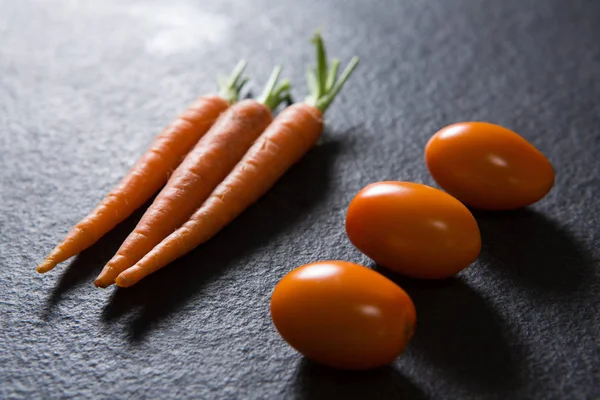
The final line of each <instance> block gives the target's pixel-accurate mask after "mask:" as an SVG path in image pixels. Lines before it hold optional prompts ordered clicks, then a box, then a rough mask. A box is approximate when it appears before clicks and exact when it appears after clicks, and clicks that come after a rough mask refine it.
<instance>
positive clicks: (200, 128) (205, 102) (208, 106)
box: [37, 61, 247, 273]
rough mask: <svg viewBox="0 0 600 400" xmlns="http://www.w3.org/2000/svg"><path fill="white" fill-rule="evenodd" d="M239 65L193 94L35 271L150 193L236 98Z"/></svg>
mask: <svg viewBox="0 0 600 400" xmlns="http://www.w3.org/2000/svg"><path fill="white" fill-rule="evenodd" d="M245 67H246V62H245V61H240V63H239V64H238V65H237V66H236V68H235V69H234V71H233V74H232V77H231V78H230V79H229V80H228V81H227V82H221V83H220V87H221V91H220V93H219V96H214V95H209V96H203V97H200V98H198V99H197V100H196V101H195V102H193V103H192V104H191V105H190V106H189V107H188V108H187V109H186V110H185V111H184V112H183V113H182V114H181V115H179V116H178V118H177V119H175V120H174V121H173V122H172V123H170V124H169V125H168V126H167V127H166V128H165V129H164V130H163V132H162V133H161V134H160V135H158V137H157V138H156V139H155V140H154V142H153V143H152V145H151V146H150V148H149V149H148V150H147V151H146V152H145V153H144V155H143V156H142V157H141V158H140V159H139V160H138V161H137V163H136V164H135V165H134V166H133V167H132V168H131V170H130V171H129V173H128V174H127V175H126V176H125V177H124V178H123V179H122V180H121V182H120V183H119V184H118V185H117V186H116V187H115V188H113V189H112V190H111V192H110V193H109V194H108V195H107V196H106V197H105V198H104V199H103V200H102V202H100V204H98V206H97V207H96V208H95V209H94V210H93V211H92V212H91V213H90V214H89V215H87V216H86V217H85V218H83V219H82V220H81V221H80V222H79V223H78V224H77V225H75V227H74V228H73V229H72V230H71V231H70V232H69V233H68V235H67V236H66V238H65V239H64V240H63V241H62V242H61V243H60V244H59V245H58V246H56V247H55V248H54V250H52V252H51V253H50V255H49V256H48V257H46V259H45V261H44V262H42V263H41V264H40V265H39V266H38V267H37V271H38V272H40V273H44V272H48V271H50V270H51V269H52V268H54V267H55V266H56V265H57V264H58V263H60V262H62V261H65V260H68V259H69V258H71V257H73V256H75V255H77V254H79V253H80V252H82V251H83V250H85V249H87V248H88V247H90V246H91V245H93V244H94V243H95V242H96V241H98V239H100V238H101V237H102V236H104V234H106V233H107V232H108V231H110V230H111V229H113V228H114V227H115V226H116V225H117V224H119V223H120V222H122V221H124V220H125V219H126V218H127V217H129V216H130V215H131V214H132V213H133V212H134V211H135V210H136V209H137V208H138V207H140V206H141V205H142V204H144V203H145V202H146V201H147V200H148V199H149V198H150V197H152V196H153V195H154V194H155V193H156V192H157V191H158V190H159V189H160V188H161V186H163V185H164V184H165V183H166V182H167V180H168V179H169V175H170V174H171V172H173V170H174V169H175V168H177V166H178V165H179V163H181V161H182V160H183V158H184V157H185V155H186V154H187V153H188V152H189V151H190V150H191V149H192V147H194V145H195V144H196V143H197V142H198V140H199V139H200V138H201V137H202V136H203V135H204V134H205V133H206V132H207V131H208V130H209V128H210V127H211V126H212V125H213V123H214V122H215V120H216V119H217V118H218V117H219V115H220V114H221V113H222V112H223V111H225V110H226V109H227V108H228V107H229V105H230V104H231V103H233V102H235V101H236V100H237V97H238V93H239V91H240V90H241V87H242V86H243V85H244V84H245V83H246V81H247V79H246V78H243V77H242V73H243V71H244V68H245Z"/></svg>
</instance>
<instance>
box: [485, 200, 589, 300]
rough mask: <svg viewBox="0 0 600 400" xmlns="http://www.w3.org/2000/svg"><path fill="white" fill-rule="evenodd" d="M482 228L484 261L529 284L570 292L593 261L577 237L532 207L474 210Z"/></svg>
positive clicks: (577, 284)
mask: <svg viewBox="0 0 600 400" xmlns="http://www.w3.org/2000/svg"><path fill="white" fill-rule="evenodd" d="M473 215H474V216H475V218H476V219H477V223H478V224H479V229H480V230H481V238H482V251H481V255H480V258H481V260H483V262H484V265H486V266H490V267H491V268H495V269H498V270H500V272H501V273H503V274H506V275H510V279H511V280H513V281H514V282H516V283H517V284H522V285H523V286H525V287H526V288H530V289H533V290H535V291H536V292H541V293H543V292H544V291H548V292H553V293H567V292H572V291H575V290H577V289H578V288H579V287H580V286H581V285H582V284H583V283H585V279H586V272H588V271H590V270H591V269H592V268H593V265H592V261H591V260H590V258H589V257H588V256H587V255H586V252H585V250H584V249H582V247H581V246H580V245H579V244H578V243H577V241H576V240H575V238H574V237H573V236H572V235H571V234H570V233H569V232H567V231H566V230H564V228H562V227H561V226H560V225H558V224H557V223H556V222H555V221H553V220H552V219H550V218H548V217H546V216H545V215H544V214H541V213H539V212H537V211H534V210H531V209H521V210H516V211H504V212H485V211H473Z"/></svg>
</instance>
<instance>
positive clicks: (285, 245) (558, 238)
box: [0, 0, 600, 399]
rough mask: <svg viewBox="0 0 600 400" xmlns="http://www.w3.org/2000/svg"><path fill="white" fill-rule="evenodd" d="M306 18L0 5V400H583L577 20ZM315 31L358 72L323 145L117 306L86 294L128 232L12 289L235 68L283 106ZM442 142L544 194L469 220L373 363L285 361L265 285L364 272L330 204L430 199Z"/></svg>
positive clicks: (598, 78) (588, 251) (581, 5)
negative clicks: (348, 369) (489, 151)
mask: <svg viewBox="0 0 600 400" xmlns="http://www.w3.org/2000/svg"><path fill="white" fill-rule="evenodd" d="M328 3H329V4H325V2H322V1H311V2H307V1H297V2H294V1H290V0H286V1H278V2H266V1H262V2H255V1H253V2H250V1H238V2H232V1H229V0H228V1H219V2H216V1H215V2H192V1H187V2H185V1H177V2H170V1H167V0H163V1H157V2H146V1H138V2H123V1H118V0H108V1H91V0H86V1H69V0H48V1H42V0H39V1H34V0H19V1H13V0H2V1H0V189H1V190H0V321H1V324H0V398H27V399H31V398H75V397H77V398H91V397H96V398H207V399H280V398H282V399H283V398H285V399H318V398H327V399H330V398H346V399H350V398H357V399H372V398H406V399H425V398H435V399H459V398H460V399H487V398H490V399H507V398H512V399H593V398H598V397H599V396H600V391H599V386H600V379H599V372H598V371H599V365H598V360H599V359H600V352H599V346H598V336H599V333H600V332H599V331H600V329H599V328H600V322H599V321H600V320H599V318H598V314H599V304H600V293H599V282H600V280H599V277H600V267H599V260H600V246H598V245H599V243H598V232H599V230H598V224H599V223H600V205H599V204H600V203H599V202H598V196H599V195H600V185H599V183H600V179H599V175H600V162H599V156H598V154H600V136H599V129H600V102H599V100H598V99H599V96H600V44H599V43H600V42H599V40H600V26H599V25H600V24H599V23H600V2H598V1H597V0H590V1H583V0H570V1H565V0H545V1H538V0H505V1H485V2H484V1H476V0H428V1H417V0H413V1H409V0H404V1H388V2H370V1H346V2H341V1H340V2H335V5H334V2H328ZM319 26H320V27H322V28H323V30H324V34H325V37H326V39H327V42H328V44H329V47H330V49H331V52H332V53H335V54H337V55H339V56H341V57H343V58H345V59H347V58H349V57H350V56H351V55H353V54H355V53H356V54H358V55H360V56H361V57H362V64H361V65H360V67H359V69H358V71H357V73H356V76H355V77H354V79H353V80H352V81H351V83H350V84H349V85H348V86H347V88H346V90H345V91H344V93H343V95H342V96H341V98H339V100H338V101H337V102H336V103H335V104H334V106H333V107H332V109H331V110H330V112H329V113H328V116H327V125H328V129H327V132H326V134H325V136H324V139H323V141H322V143H321V144H320V145H319V146H318V147H317V148H315V149H314V150H313V151H312V152H311V153H310V154H309V155H307V157H306V158H305V159H304V160H303V161H302V162H301V163H300V164H299V165H297V166H296V167H295V168H294V169H293V170H292V171H291V172H290V173H289V174H287V175H286V176H285V177H284V178H283V179H282V180H281V182H280V183H279V184H278V185H277V186H276V187H275V188H274V189H273V190H272V191H271V192H270V193H269V194H268V195H267V196H266V197H264V199H263V200H261V201H260V202H259V203H258V204H257V205H255V206H254V207H252V208H251V209H250V210H248V212H246V213H245V214H244V215H243V216H242V217H241V218H239V219H238V220H237V221H236V222H235V223H233V224H232V225H231V226H230V227H228V228H227V229H225V230H224V231H223V232H222V233H221V234H220V235H218V237H216V238H215V239H214V240H212V241H211V242H210V243H208V244H207V245H205V246H202V247H201V248H199V249H197V250H196V251H194V252H193V253H191V254H190V255H189V256H187V257H185V258H183V259H181V260H180V261H178V262H176V263H174V264H173V265H171V266H170V267H168V268H166V269H164V270H162V271H160V272H159V273H157V274H155V275H154V276H152V277H150V278H149V279H146V280H145V281H143V283H141V284H139V285H138V286H136V287H134V288H131V289H128V290H115V289H114V288H111V289H108V290H100V289H96V288H94V287H93V285H92V281H93V278H94V277H95V276H96V274H97V273H98V272H99V271H100V269H101V267H102V265H103V263H104V262H106V261H107V260H108V259H109V258H110V256H111V255H112V254H113V253H114V251H115V250H116V249H117V247H118V245H119V243H120V241H121V240H123V238H124V237H125V236H126V234H127V233H128V232H129V231H130V230H131V229H132V227H133V226H134V224H135V222H136V220H137V218H139V216H140V214H139V213H138V215H136V216H134V217H132V218H130V219H129V220H128V221H126V222H125V223H123V224H122V225H121V226H119V227H118V228H117V229H115V231H114V232H112V233H110V234H109V235H107V236H106V237H105V238H104V239H103V240H101V241H100V242H99V243H98V244H97V245H96V246H94V247H93V248H91V249H90V250H89V251H86V252H84V253H83V254H81V256H80V257H78V258H77V259H75V260H74V261H72V263H64V264H63V265H60V266H59V267H58V268H57V269H56V270H55V271H53V272H52V273H50V274H48V275H46V276H39V275H38V274H36V273H35V272H34V267H35V265H36V263H37V262H39V261H40V260H42V259H43V257H44V256H45V255H46V253H47V252H48V251H50V250H51V248H52V247H53V245H54V244H56V243H57V242H58V241H59V240H60V239H61V238H62V237H63V235H64V234H65V233H66V232H67V230H68V229H69V228H70V227H71V226H72V225H73V224H74V223H75V222H77V221H78V220H79V218H80V217H82V216H83V215H85V214H86V213H87V212H88V211H89V210H90V209H91V208H92V207H93V206H94V205H95V204H96V203H97V202H98V201H99V200H100V199H101V198H102V197H103V195H104V194H105V193H106V192H107V191H108V190H109V189H110V188H111V187H112V186H113V185H114V184H115V183H116V182H117V181H118V180H119V179H120V177H121V176H122V175H123V174H124V173H125V172H126V171H127V170H128V168H129V166H130V165H131V164H132V163H133V162H134V160H135V159H136V158H137V157H138V156H139V155H140V154H141V153H142V152H143V150H144V149H145V148H146V146H147V145H148V144H149V143H150V142H151V140H152V138H153V136H154V135H155V134H157V133H158V132H159V131H160V130H161V128H162V127H163V126H164V125H165V124H166V123H167V122H168V121H169V120H170V119H172V118H173V117H174V116H175V115H176V114H177V112H179V111H181V110H182V109H183V108H184V107H185V106H186V104H188V103H189V102H190V101H192V100H193V99H194V97H195V96H197V95H199V94H203V93H206V92H208V91H211V90H212V89H213V87H214V86H213V83H212V79H213V77H214V76H215V75H216V74H217V73H218V72H227V71H229V70H230V69H231V67H232V66H233V65H234V64H235V62H236V61H237V60H238V59H239V58H240V57H246V58H248V59H249V60H250V62H251V64H250V67H249V72H250V73H251V74H252V75H253V76H254V77H255V78H256V80H257V81H258V82H259V83H262V82H264V79H265V78H266V76H267V75H268V73H269V71H270V68H271V66H272V65H273V64H274V63H276V62H282V63H284V65H285V66H286V70H285V72H286V74H288V75H289V76H290V77H291V78H293V80H294V81H295V82H298V85H299V87H298V88H297V90H296V91H295V94H296V97H297V98H302V96H303V95H304V94H305V90H304V85H303V83H302V82H303V81H302V80H303V77H304V65H305V63H306V62H308V61H309V60H310V59H311V57H312V51H311V48H310V47H309V45H308V44H307V38H308V37H309V36H310V34H311V33H312V31H313V30H314V29H315V28H316V27H319ZM256 87H257V86H256V85H255V88H256ZM255 90H256V89H255ZM462 120H485V121H490V122H494V123H499V124H502V125H504V126H507V127H509V128H512V129H514V130H516V131H518V132H520V133H521V134H522V135H523V136H525V137H526V138H527V139H529V140H530V141H531V142H533V143H534V144H535V145H536V146H537V147H538V148H539V149H540V150H541V151H543V152H544V153H545V154H546V155H547V156H548V157H549V158H550V160H551V161H552V163H553V164H554V166H555V168H556V171H557V182H556V186H555V188H554V189H553V191H552V192H551V194H550V195H549V196H548V197H547V198H546V199H544V200H543V201H542V202H540V203H539V204H537V205H535V206H534V207H531V208H529V209H527V210H523V211H520V212H513V213H498V214H493V213H478V214H477V217H478V219H479V223H480V225H481V230H482V234H483V240H484V243H485V244H484V250H483V252H482V254H481V257H480V258H479V260H478V261H477V263H476V264H475V265H473V266H472V267H471V268H469V269H468V270H466V271H464V272H463V273H461V274H460V275H459V276H458V277H456V278H455V279H451V280H448V281H444V282H429V283H424V282H415V281H408V280H406V279H403V278H400V277H398V276H393V277H392V278H393V279H395V280H396V281H397V282H399V283H400V284H401V285H402V286H403V287H405V288H406V290H407V291H408V292H409V293H410V295H411V296H412V297H413V299H414V301H415V303H416V307H417V311H418V316H419V326H418V330H417V333H416V337H415V338H414V340H413V342H412V343H411V344H410V346H409V348H408V350H407V352H406V353H405V355H404V356H403V357H401V358H399V359H398V360H397V362H396V363H394V365H392V366H390V367H387V368H383V369H380V370H376V371H370V372H366V373H343V372H338V371H333V370H330V369H327V368H322V367H319V366H317V365H314V364H311V363H309V362H306V361H304V360H303V359H302V357H301V356H299V355H298V354H296V353H295V352H294V351H292V350H291V349H290V348H289V347H287V346H286V344H285V343H284V342H283V341H282V340H281V339H280V338H279V337H278V335H277V333H276V332H275V330H274V328H273V326H272V325H271V321H270V317H269V312H268V302H269V297H270V293H271V291H272V289H273V287H274V285H275V284H276V282H277V281H278V280H279V279H280V278H281V277H282V276H283V275H284V274H285V273H286V272H287V271H289V270H291V269H292V268H294V267H295V266H298V265H301V264H303V263H306V262H310V261H315V260H320V259H332V258H339V259H345V260H352V261H356V262H363V263H369V262H368V260H366V259H365V257H363V256H362V255H361V254H360V253H358V252H357V251H356V250H355V249H353V247H352V246H351V245H350V243H349V242H348V240H347V238H346V236H345V234H344V230H343V222H344V213H345V208H346V207H347V204H348V202H349V201H350V199H351V198H352V196H353V195H354V194H355V193H356V192H357V191H358V190H359V189H360V188H361V187H362V186H364V185H365V184H367V183H370V182H373V181H377V180H384V179H400V180H413V181H417V182H425V183H429V184H432V183H433V182H432V180H431V178H430V177H429V176H428V174H427V171H426V168H425V165H424V163H423V160H422V158H423V154H422V152H423V147H424V145H425V143H426V141H427V139H428V137H429V136H430V135H431V134H433V133H434V132H435V131H436V130H437V129H439V128H441V127H443V126H445V125H447V124H449V123H452V122H456V121H462Z"/></svg>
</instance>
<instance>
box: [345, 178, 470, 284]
mask: <svg viewBox="0 0 600 400" xmlns="http://www.w3.org/2000/svg"><path fill="white" fill-rule="evenodd" d="M346 232H347V234H348V238H349V239H350V241H351V242H352V243H353V244H354V245H355V246H356V247H357V248H358V249H359V250H360V251H362V252H363V253H364V254H366V255H367V256H369V257H370V258H372V259H373V260H374V261H375V262H377V263H378V264H380V265H383V266H384V267H387V268H389V269H391V270H393V271H395V272H398V273H400V274H404V275H408V276H412V277H415V278H446V277H449V276H451V275H453V274H455V273H457V272H459V271H460V270H462V269H464V268H466V267H467V266H468V265H469V264H471V263H472V262H473V261H474V260H475V259H476V258H477V256H478V255H479V251H480V250H481V236H480V233H479V227H478V226H477V222H476V221H475V218H474V217H473V215H472V214H471V212H469V210H468V209H467V208H466V207H465V206H464V205H463V204H462V203H460V202H459V201H458V200H456V199H455V198H454V197H452V196H450V195H449V194H447V193H444V192H442V191H441V190H438V189H434V188H432V187H430V186H426V185H421V184H418V183H411V182H378V183H373V184H371V185H369V186H367V187H365V188H364V189H363V190H361V191H360V192H359V193H358V194H357V195H356V197H354V199H353V200H352V202H351V203H350V206H349V207H348V212H347V214H346Z"/></svg>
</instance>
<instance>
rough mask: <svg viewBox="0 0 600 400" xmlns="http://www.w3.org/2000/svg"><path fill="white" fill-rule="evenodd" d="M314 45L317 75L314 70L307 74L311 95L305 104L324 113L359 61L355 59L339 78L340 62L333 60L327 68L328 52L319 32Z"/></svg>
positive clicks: (314, 38)
mask: <svg viewBox="0 0 600 400" xmlns="http://www.w3.org/2000/svg"><path fill="white" fill-rule="evenodd" d="M312 43H313V44H314V45H315V48H316V58H317V67H316V73H315V70H314V69H312V68H310V69H309V70H308V72H307V75H306V79H307V83H308V88H309V93H310V95H309V96H308V97H307V98H306V100H305V102H306V103H307V104H309V105H311V106H314V107H315V108H317V109H319V111H321V112H322V113H324V112H325V110H327V108H328V107H329V105H330V104H331V103H332V102H333V100H334V99H335V97H336V95H337V94H338V93H339V92H340V90H342V87H343V86H344V84H345V83H346V81H347V80H348V78H350V75H351V74H352V72H354V69H355V68H356V66H357V65H358V60H359V59H358V57H353V58H352V59H351V60H350V63H348V65H347V66H346V68H345V69H344V72H342V74H341V75H340V77H339V78H338V77H337V73H338V70H339V67H340V60H338V59H333V60H332V62H331V68H329V69H328V68H327V52H326V51H325V44H324V43H323V38H322V37H321V34H320V33H319V32H317V33H316V34H315V36H314V37H313V39H312Z"/></svg>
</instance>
